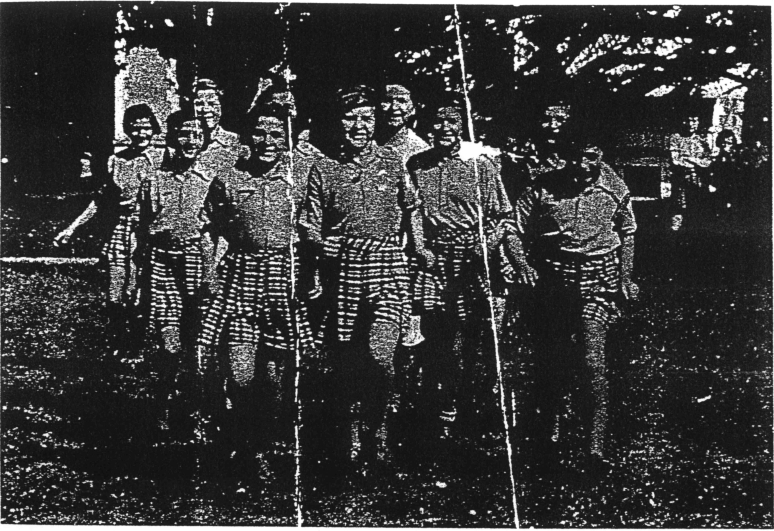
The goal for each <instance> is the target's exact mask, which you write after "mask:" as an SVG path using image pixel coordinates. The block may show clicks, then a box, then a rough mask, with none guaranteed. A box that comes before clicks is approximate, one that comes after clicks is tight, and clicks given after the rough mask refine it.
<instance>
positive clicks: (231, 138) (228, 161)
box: [196, 126, 249, 175]
mask: <svg viewBox="0 0 774 531" xmlns="http://www.w3.org/2000/svg"><path fill="white" fill-rule="evenodd" d="M247 156H249V150H248V148H247V146H243V145H242V144H240V143H239V135H237V134H236V133H232V132H230V131H226V130H225V129H223V128H222V127H221V126H218V127H216V128H215V130H214V131H213V132H212V134H211V135H210V143H209V144H207V147H205V149H204V150H203V151H202V152H201V153H199V155H198V156H197V161H196V164H197V170H198V171H200V172H202V173H212V174H213V175H217V174H218V173H221V172H223V171H226V170H229V169H231V168H233V167H234V166H235V165H236V163H237V161H238V160H239V159H240V158H246V157H247Z"/></svg>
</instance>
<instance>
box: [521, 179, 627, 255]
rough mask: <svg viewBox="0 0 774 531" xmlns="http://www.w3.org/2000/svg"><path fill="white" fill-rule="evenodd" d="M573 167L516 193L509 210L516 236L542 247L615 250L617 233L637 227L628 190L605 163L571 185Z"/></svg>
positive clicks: (597, 252) (618, 242) (589, 252)
mask: <svg viewBox="0 0 774 531" xmlns="http://www.w3.org/2000/svg"><path fill="white" fill-rule="evenodd" d="M573 171H579V170H574V169H572V168H571V167H566V168H564V169H562V170H556V171H553V172H550V173H547V174H545V175H543V176H541V177H539V178H538V179H537V181H536V182H535V184H534V185H532V186H530V187H529V188H527V190H526V191H525V192H524V193H523V194H522V195H521V197H520V198H519V200H518V201H517V202H516V208H515V211H514V217H515V220H516V226H517V229H518V231H519V233H520V234H519V235H520V236H522V237H523V236H526V237H527V239H531V240H533V241H537V242H538V245H539V246H541V247H542V248H544V249H547V250H549V249H550V250H562V251H568V252H573V253H580V254H584V255H588V256H593V255H600V254H605V253H608V252H610V251H612V250H614V249H616V248H618V247H619V246H620V245H621V238H620V236H619V234H623V235H628V234H633V233H634V231H635V230H636V228H637V225H636V223H635V221H634V212H633V211H632V203H631V199H630V197H629V189H628V188H627V187H626V184H624V182H623V180H621V178H620V177H618V176H617V175H616V174H615V172H614V171H613V170H612V169H611V168H610V167H609V166H607V165H601V166H600V175H599V178H598V179H597V180H596V182H594V183H592V184H590V185H585V184H576V183H575V181H574V179H573V174H572V173H571V172H573Z"/></svg>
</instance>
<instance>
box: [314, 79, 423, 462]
mask: <svg viewBox="0 0 774 531" xmlns="http://www.w3.org/2000/svg"><path fill="white" fill-rule="evenodd" d="M375 106H376V102H375V99H374V94H373V90H372V89H370V88H368V87H363V86H360V87H354V88H352V89H345V90H342V91H341V92H340V93H339V119H340V120H341V121H340V124H341V129H340V131H341V135H340V139H341V151H340V153H339V154H337V155H336V157H335V158H333V159H328V158H324V159H321V160H318V161H317V162H315V164H314V166H313V168H312V171H311V173H310V175H309V192H308V196H307V201H306V207H305V213H304V216H303V225H304V229H305V231H306V235H307V237H308V239H309V240H310V241H311V242H312V243H313V245H314V246H315V247H316V252H317V254H318V256H319V257H320V258H322V260H323V261H322V264H323V265H322V266H321V271H322V272H323V273H324V277H325V278H324V281H323V296H324V297H326V305H327V306H328V308H327V310H328V314H327V315H328V318H327V320H326V323H325V328H324V333H325V341H326V343H327V346H328V347H331V350H332V351H333V352H334V353H335V354H334V356H335V358H336V359H337V360H338V362H339V363H338V365H337V366H336V367H335V369H334V370H337V371H338V375H340V377H341V380H340V381H341V388H342V390H345V393H346V395H344V393H343V396H342V397H341V398H342V399H341V401H340V402H339V404H340V405H341V406H342V407H344V408H346V411H344V412H343V414H344V415H345V416H346V417H347V418H348V422H347V426H346V427H343V429H342V432H347V433H348V434H350V436H349V440H348V441H345V445H346V449H347V450H346V453H345V452H342V454H341V455H340V456H341V457H345V455H346V459H348V462H349V464H350V465H354V466H350V467H342V468H347V469H349V470H350V471H357V472H359V473H362V474H365V475H366V476H368V475H371V476H372V477H373V474H374V472H375V468H376V467H382V466H383V465H387V464H389V463H390V461H391V451H390V450H391V449H390V444H388V431H387V419H388V417H389V416H391V414H392V413H393V412H394V411H396V409H397V407H398V396H397V392H396V388H395V367H394V363H393V357H394V354H395V348H396V345H397V341H398V337H399V334H400V327H401V323H402V321H403V319H405V318H406V317H407V314H408V311H407V310H408V259H407V257H406V255H405V253H404V249H403V236H404V228H405V227H409V226H410V230H409V242H410V243H411V244H412V246H415V247H416V252H417V253H418V254H422V256H425V257H426V258H427V253H426V251H425V250H424V247H423V239H422V237H421V229H422V227H421V220H420V218H419V212H418V210H417V208H416V207H417V205H418V202H419V201H418V197H417V195H416V189H415V188H414V186H413V184H412V183H411V181H410V179H409V178H408V175H407V173H406V171H405V166H404V164H403V160H402V159H401V157H400V155H399V154H397V153H395V152H394V151H392V150H390V149H386V148H379V147H378V146H376V144H375V143H374V141H373V136H374V128H375V122H376V115H375ZM417 234H418V235H417Z"/></svg>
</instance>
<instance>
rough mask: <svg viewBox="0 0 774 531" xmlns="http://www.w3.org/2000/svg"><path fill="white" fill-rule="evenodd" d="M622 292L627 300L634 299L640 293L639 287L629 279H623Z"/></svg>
mask: <svg viewBox="0 0 774 531" xmlns="http://www.w3.org/2000/svg"><path fill="white" fill-rule="evenodd" d="M623 294H624V297H626V300H628V301H636V300H637V297H638V296H639V294H640V287H639V286H638V285H637V284H635V283H634V282H632V281H631V280H624V282H623Z"/></svg>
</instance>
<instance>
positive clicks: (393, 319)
mask: <svg viewBox="0 0 774 531" xmlns="http://www.w3.org/2000/svg"><path fill="white" fill-rule="evenodd" d="M408 295H409V274H408V259H407V258H406V255H405V253H404V252H403V246H402V242H401V238H400V237H399V236H395V237H390V238H384V239H378V240H377V239H373V238H357V237H346V238H344V239H343V241H342V242H341V251H340V255H339V272H338V279H337V282H336V304H337V308H336V310H337V311H336V325H337V334H338V339H339V341H350V340H351V339H352V334H353V332H354V329H355V324H356V322H358V321H359V320H360V319H368V320H369V322H384V323H394V324H396V325H398V326H400V325H401V322H402V320H403V317H404V316H406V315H408V310H409V306H410V301H409V297H408ZM363 308H365V311H366V312H367V313H368V315H366V316H363V315H360V314H361V313H362V312H363Z"/></svg>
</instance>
